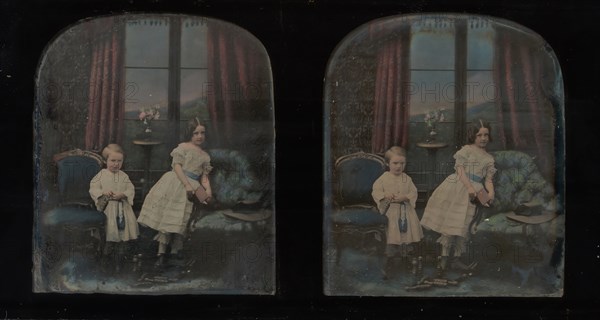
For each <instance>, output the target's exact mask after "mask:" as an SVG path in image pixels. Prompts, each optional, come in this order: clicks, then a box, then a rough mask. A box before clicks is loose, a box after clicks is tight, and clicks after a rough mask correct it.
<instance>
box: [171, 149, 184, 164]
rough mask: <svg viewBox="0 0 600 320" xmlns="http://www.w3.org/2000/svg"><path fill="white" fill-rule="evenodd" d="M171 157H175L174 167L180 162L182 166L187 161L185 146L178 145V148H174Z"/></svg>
mask: <svg viewBox="0 0 600 320" xmlns="http://www.w3.org/2000/svg"><path fill="white" fill-rule="evenodd" d="M171 157H172V158H173V161H172V162H171V166H172V167H174V166H175V164H180V165H181V166H183V164H184V163H185V150H184V149H183V147H181V146H178V147H177V148H175V149H173V151H171Z"/></svg>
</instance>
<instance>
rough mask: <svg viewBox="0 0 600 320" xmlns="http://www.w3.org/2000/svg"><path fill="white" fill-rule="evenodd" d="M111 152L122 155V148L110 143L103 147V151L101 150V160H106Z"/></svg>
mask: <svg viewBox="0 0 600 320" xmlns="http://www.w3.org/2000/svg"><path fill="white" fill-rule="evenodd" d="M112 152H118V153H120V154H123V148H121V146H120V145H118V144H116V143H111V144H109V145H107V146H106V147H104V149H103V150H102V158H104V160H107V159H108V155H109V154H111V153H112Z"/></svg>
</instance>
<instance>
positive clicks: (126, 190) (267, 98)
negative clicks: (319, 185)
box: [32, 14, 275, 295]
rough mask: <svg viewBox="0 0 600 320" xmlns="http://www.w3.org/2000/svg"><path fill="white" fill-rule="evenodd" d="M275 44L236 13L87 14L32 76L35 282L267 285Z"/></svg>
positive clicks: (144, 287)
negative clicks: (239, 21) (239, 22)
mask: <svg viewBox="0 0 600 320" xmlns="http://www.w3.org/2000/svg"><path fill="white" fill-rule="evenodd" d="M272 87H273V86H272V73H271V67H270V62H269V57H268V55H267V52H266V50H265V48H264V47H263V45H262V44H261V43H260V41H259V40H257V39H256V38H255V37H254V36H253V35H251V34H250V33H249V32H247V31H246V30H244V29H242V28H240V27H238V26H235V25H233V24H231V23H228V22H224V21H220V20H216V19H211V18H206V17H201V16H188V15H174V14H137V15H129V14H125V15H114V16H104V17H99V18H93V19H86V20H84V21H81V22H78V23H76V24H74V25H73V26H71V27H69V28H67V29H65V30H64V31H63V32H61V33H60V34H59V35H57V36H56V37H55V38H54V39H53V41H52V42H51V43H50V44H48V46H47V48H46V50H45V51H44V53H43V55H42V56H41V58H40V63H39V66H38V70H37V75H36V105H35V113H34V115H33V121H34V128H35V150H34V165H35V167H34V170H35V190H34V192H35V198H34V199H35V200H34V201H35V211H34V226H33V245H34V248H33V257H32V258H33V263H34V269H33V290H34V292H59V293H115V294H259V295H265V294H266V295H271V294H274V293H275V241H274V239H275V212H274V208H275V201H274V190H275V185H274V184H275V155H274V148H275V132H274V130H275V126H274V105H273V93H272Z"/></svg>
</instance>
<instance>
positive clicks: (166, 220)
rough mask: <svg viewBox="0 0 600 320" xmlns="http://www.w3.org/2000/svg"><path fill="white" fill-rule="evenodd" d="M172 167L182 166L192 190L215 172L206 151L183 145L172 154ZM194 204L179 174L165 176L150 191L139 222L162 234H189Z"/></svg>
mask: <svg viewBox="0 0 600 320" xmlns="http://www.w3.org/2000/svg"><path fill="white" fill-rule="evenodd" d="M171 157H173V161H172V164H171V166H172V167H174V166H175V164H176V163H178V164H180V165H181V167H182V169H183V170H184V173H185V174H186V177H187V179H188V181H189V183H190V184H191V186H192V188H194V189H196V188H198V186H200V182H199V178H200V177H201V176H202V174H204V173H209V172H210V170H211V169H212V167H211V165H210V156H209V155H208V153H206V152H205V151H203V150H200V149H197V148H192V147H189V146H185V145H184V144H179V146H177V147H176V148H175V149H173V151H172V152H171ZM192 208H193V204H192V202H191V201H189V200H188V199H187V191H186V190H185V186H184V185H183V184H182V183H181V181H180V180H179V178H177V174H175V171H169V172H167V173H165V174H164V175H163V176H162V177H161V178H160V180H158V182H156V184H155V185H154V186H153V187H152V188H151V189H150V191H149V192H148V195H147V196H146V199H144V204H143V205H142V210H141V212H140V216H139V218H138V222H139V223H140V224H142V225H145V226H147V227H150V228H152V229H154V230H156V231H159V232H162V233H178V234H181V235H185V234H186V229H187V224H188V221H189V219H190V215H191V213H192Z"/></svg>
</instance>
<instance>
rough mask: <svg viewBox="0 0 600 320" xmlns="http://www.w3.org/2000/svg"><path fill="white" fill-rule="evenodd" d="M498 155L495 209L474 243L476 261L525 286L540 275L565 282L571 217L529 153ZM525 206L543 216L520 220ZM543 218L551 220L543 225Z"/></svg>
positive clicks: (486, 212) (487, 213)
mask: <svg viewBox="0 0 600 320" xmlns="http://www.w3.org/2000/svg"><path fill="white" fill-rule="evenodd" d="M492 155H493V156H494V159H495V165H496V168H497V169H498V172H497V173H496V175H495V177H494V188H495V191H496V197H495V200H494V202H493V205H492V207H491V208H485V209H483V215H482V220H481V222H480V224H479V225H478V227H477V232H476V234H475V235H474V236H473V238H472V239H473V240H472V242H473V243H472V247H473V250H472V252H471V254H472V256H473V258H474V259H476V260H478V261H480V266H481V268H483V270H486V269H487V271H489V272H491V273H492V274H498V273H506V274H505V276H507V279H511V277H510V276H511V275H512V276H515V277H512V279H515V281H516V283H517V284H518V285H520V286H524V285H526V284H527V283H528V282H529V281H530V279H531V275H533V274H535V273H537V276H538V277H537V278H538V280H540V279H542V280H543V279H545V280H547V281H550V282H552V284H553V282H555V281H559V280H560V279H558V278H559V274H560V269H561V268H562V249H563V248H562V246H563V241H564V222H565V220H564V219H565V215H564V213H563V212H562V208H561V207H560V204H559V203H560V201H558V199H559V197H558V196H557V194H556V192H555V190H554V187H553V185H552V184H550V183H549V182H548V181H547V180H546V179H544V177H543V176H542V175H541V174H540V172H539V170H538V168H537V166H536V165H535V162H534V159H533V158H531V157H530V156H529V155H527V154H525V153H523V152H519V151H513V150H507V151H496V152H493V153H492ZM523 204H527V205H529V206H532V207H536V208H538V210H531V212H532V213H531V215H530V216H529V217H528V216H521V217H518V216H516V215H515V212H517V211H518V210H519V209H520V208H523ZM542 215H544V216H545V217H547V218H544V219H537V218H542ZM517 218H518V219H517ZM546 278H547V279H546ZM557 279H558V280H557Z"/></svg>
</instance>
